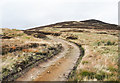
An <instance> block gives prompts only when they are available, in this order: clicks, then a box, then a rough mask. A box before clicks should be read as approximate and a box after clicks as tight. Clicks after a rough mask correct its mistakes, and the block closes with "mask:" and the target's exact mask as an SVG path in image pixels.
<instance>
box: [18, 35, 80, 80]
mask: <svg viewBox="0 0 120 83" xmlns="http://www.w3.org/2000/svg"><path fill="white" fill-rule="evenodd" d="M50 38H51V39H52V40H51V41H56V42H60V43H61V44H62V46H63V48H64V49H63V50H62V52H60V53H59V54H58V55H56V56H55V57H53V58H51V59H49V60H47V61H46V62H43V63H40V64H39V65H37V66H36V67H34V68H32V69H30V70H29V71H28V72H27V73H25V74H24V75H23V76H21V77H19V78H18V79H16V81H66V80H67V77H68V75H69V73H70V72H71V71H72V69H73V67H74V66H75V64H76V62H77V60H78V58H79V56H80V50H79V47H78V46H76V45H75V44H73V43H70V42H68V41H65V40H62V39H58V38H54V37H50Z"/></svg>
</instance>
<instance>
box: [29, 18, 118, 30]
mask: <svg viewBox="0 0 120 83" xmlns="http://www.w3.org/2000/svg"><path fill="white" fill-rule="evenodd" d="M46 27H52V28H83V29H108V30H120V27H118V25H115V24H109V23H105V22H102V21H99V20H95V19H90V20H85V21H66V22H59V23H55V24H50V25H46V26H41V27H36V28H31V29H27V30H39V29H42V28H46Z"/></svg>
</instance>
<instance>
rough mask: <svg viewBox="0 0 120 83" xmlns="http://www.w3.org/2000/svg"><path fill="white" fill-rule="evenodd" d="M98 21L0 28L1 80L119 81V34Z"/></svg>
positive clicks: (115, 26) (110, 25)
mask: <svg viewBox="0 0 120 83" xmlns="http://www.w3.org/2000/svg"><path fill="white" fill-rule="evenodd" d="M119 29H120V27H118V26H117V25H115V24H109V23H105V22H102V21H99V20H94V19H91V20H85V21H66V22H60V23H55V24H51V25H46V26H41V27H35V28H31V29H27V30H17V29H8V28H2V32H3V33H1V34H0V36H1V38H0V40H1V41H2V45H1V46H2V51H1V50H0V53H1V54H2V56H0V58H1V59H2V64H0V67H1V68H2V71H0V72H2V80H3V81H8V80H9V81H118V80H119V79H118V75H119V74H118V62H117V61H118V37H119V34H118V31H119Z"/></svg>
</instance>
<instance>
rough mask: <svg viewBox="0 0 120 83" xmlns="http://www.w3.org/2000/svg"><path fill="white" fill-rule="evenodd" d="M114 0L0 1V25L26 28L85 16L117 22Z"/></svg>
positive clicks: (83, 18)
mask: <svg viewBox="0 0 120 83" xmlns="http://www.w3.org/2000/svg"><path fill="white" fill-rule="evenodd" d="M118 1H119V0H1V1H0V8H1V9H0V10H1V11H0V21H1V24H2V25H1V27H2V28H17V29H27V28H32V27H37V26H42V25H47V24H51V23H56V22H62V21H82V20H87V19H97V20H101V21H104V22H107V23H112V24H118Z"/></svg>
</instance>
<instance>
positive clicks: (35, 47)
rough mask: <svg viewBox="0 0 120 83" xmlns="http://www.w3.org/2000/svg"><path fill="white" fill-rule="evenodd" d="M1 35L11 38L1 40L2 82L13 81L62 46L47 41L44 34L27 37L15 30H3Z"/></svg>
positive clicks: (52, 54) (57, 51) (53, 54)
mask: <svg viewBox="0 0 120 83" xmlns="http://www.w3.org/2000/svg"><path fill="white" fill-rule="evenodd" d="M9 32H10V33H9ZM21 33H22V35H20V34H21ZM3 34H6V35H4V36H10V37H11V38H10V39H2V55H3V56H2V64H1V65H0V67H1V68H2V80H9V81H11V80H14V79H16V78H17V77H19V76H20V75H21V74H22V72H25V70H26V69H29V68H30V67H33V65H34V64H37V63H38V62H42V61H46V60H47V59H50V58H52V57H53V56H55V55H56V54H58V53H59V52H60V51H61V50H62V44H60V43H57V42H53V41H51V40H49V39H48V38H47V36H46V35H44V34H40V33H36V34H34V35H32V34H31V35H27V34H25V33H24V32H23V31H20V30H16V29H13V30H11V29H3ZM11 34H14V35H11ZM8 41H9V42H8Z"/></svg>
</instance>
